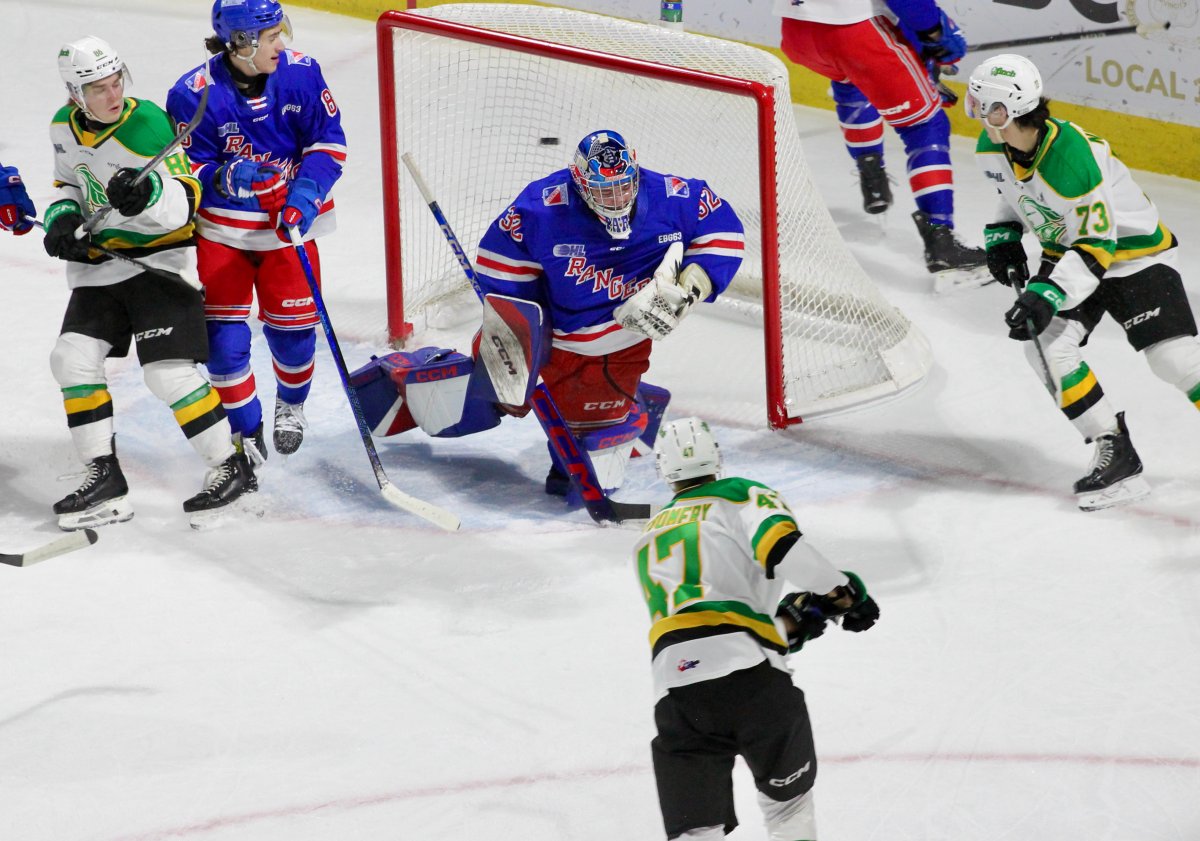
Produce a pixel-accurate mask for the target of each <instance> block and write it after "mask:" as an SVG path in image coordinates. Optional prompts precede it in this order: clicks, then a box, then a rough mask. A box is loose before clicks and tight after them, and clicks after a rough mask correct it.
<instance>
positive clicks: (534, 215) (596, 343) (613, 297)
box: [475, 168, 745, 356]
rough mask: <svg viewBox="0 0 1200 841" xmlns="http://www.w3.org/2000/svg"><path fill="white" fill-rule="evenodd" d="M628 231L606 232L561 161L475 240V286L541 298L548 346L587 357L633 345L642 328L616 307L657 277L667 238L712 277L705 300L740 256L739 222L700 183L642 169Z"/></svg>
mask: <svg viewBox="0 0 1200 841" xmlns="http://www.w3.org/2000/svg"><path fill="white" fill-rule="evenodd" d="M631 229H632V233H631V234H630V236H629V238H628V239H613V238H612V237H611V236H610V235H609V234H608V232H607V231H606V230H605V227H604V224H603V223H602V222H601V221H600V220H599V219H598V218H597V217H596V214H595V213H594V212H593V211H592V210H591V209H590V208H589V207H588V206H587V204H585V203H584V201H583V199H582V198H581V197H580V195H579V193H578V192H576V189H575V186H574V184H573V183H572V181H571V174H570V172H569V171H568V170H566V169H561V170H559V171H558V172H555V173H553V174H551V175H548V176H546V177H545V178H542V179H539V180H537V181H534V182H533V183H531V184H530V185H529V186H528V187H526V188H525V189H524V190H522V191H521V194H520V195H519V196H517V199H516V201H514V202H512V204H510V205H509V206H508V207H507V208H506V209H505V210H504V212H503V213H501V214H500V216H499V218H497V219H496V221H495V222H493V223H492V224H491V226H490V227H489V228H488V230H487V232H486V233H485V234H484V235H483V239H482V240H481V241H480V243H479V253H478V256H477V257H476V262H475V271H476V275H477V276H478V279H479V286H480V294H481V295H484V294H487V293H489V292H495V293H498V294H501V295H510V296H512V297H516V298H522V299H524V300H528V301H536V302H537V303H539V304H541V305H542V308H543V309H544V310H546V312H547V313H548V314H549V317H550V324H551V326H552V327H553V329H554V346H555V347H557V348H560V349H563V350H568V351H572V352H574V353H579V354H583V355H586V356H599V355H603V354H607V353H612V352H614V351H618V350H621V349H623V348H627V347H630V346H632V345H635V344H637V343H638V342H640V341H644V340H645V338H646V337H645V336H643V335H642V334H640V333H635V332H633V331H630V330H626V329H624V328H623V327H621V325H620V324H618V323H617V322H616V321H614V320H613V310H614V309H616V307H617V306H619V305H620V304H621V302H622V301H624V300H625V299H626V298H628V297H629V296H630V295H632V294H633V293H634V292H636V291H637V290H638V289H640V288H641V287H642V286H643V285H645V284H646V283H648V282H649V281H650V279H651V278H652V277H653V276H654V270H655V269H657V268H658V266H659V264H660V263H661V262H662V259H663V257H664V256H665V255H666V253H667V249H668V248H669V247H670V245H671V243H673V242H677V241H678V242H682V243H683V245H684V256H683V265H685V266H686V265H688V264H689V263H698V264H699V265H700V266H701V268H703V269H704V270H705V272H707V273H708V276H709V278H710V279H711V280H712V285H713V294H712V295H711V296H710V297H709V300H710V301H711V300H713V299H714V298H715V297H716V296H717V295H719V294H720V293H721V292H723V291H724V290H725V288H726V287H728V286H729V283H730V281H731V280H733V276H734V274H735V273H736V272H737V270H738V267H739V266H740V265H741V263H742V255H743V253H744V251H745V238H744V236H743V228H742V223H741V220H739V219H738V217H737V214H736V213H735V212H734V210H733V208H732V207H731V206H730V204H729V202H727V201H725V200H724V199H722V198H721V197H720V196H718V195H717V193H716V192H715V191H714V190H713V189H712V188H711V187H710V186H708V184H706V183H705V182H704V181H702V180H700V179H695V178H682V177H679V176H675V175H664V174H661V173H658V172H652V171H651V170H648V169H645V168H643V169H642V170H641V184H640V186H639V188H638V194H637V200H636V202H635V204H634V208H633V217H632V219H631Z"/></svg>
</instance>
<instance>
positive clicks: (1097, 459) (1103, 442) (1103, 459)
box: [1088, 435, 1114, 473]
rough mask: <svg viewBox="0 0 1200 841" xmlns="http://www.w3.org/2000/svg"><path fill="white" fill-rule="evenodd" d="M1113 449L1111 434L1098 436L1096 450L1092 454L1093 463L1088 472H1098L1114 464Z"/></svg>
mask: <svg viewBox="0 0 1200 841" xmlns="http://www.w3.org/2000/svg"><path fill="white" fill-rule="evenodd" d="M1113 449H1114V448H1113V439H1112V436H1111V435H1104V436H1101V437H1100V438H1097V439H1096V452H1095V453H1093V454H1092V465H1091V468H1090V469H1089V470H1088V472H1089V473H1097V472H1099V471H1102V470H1104V469H1105V468H1107V467H1108V466H1109V465H1110V464H1112V459H1113Z"/></svg>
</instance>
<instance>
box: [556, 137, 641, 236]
mask: <svg viewBox="0 0 1200 841" xmlns="http://www.w3.org/2000/svg"><path fill="white" fill-rule="evenodd" d="M569 169H570V172H571V180H572V181H574V182H575V188H576V189H577V190H578V191H579V195H580V196H581V197H582V198H583V201H584V203H585V204H587V206H588V207H590V208H591V209H592V212H594V213H595V214H596V215H597V216H598V217H600V221H601V222H603V223H604V227H605V228H606V229H607V230H608V233H609V234H610V235H611V236H612V237H613V238H615V239H625V238H626V237H628V236H629V234H630V225H629V221H630V214H631V212H632V209H633V202H634V199H636V198H637V192H638V185H639V183H640V180H641V170H640V168H639V167H638V163H637V153H636V152H635V151H634V150H633V149H631V148H630V147H629V144H627V143H626V142H625V138H624V137H622V136H621V135H620V134H617V133H616V132H615V131H597V132H593V133H591V134H589V135H588V136H587V137H585V138H584V139H583V140H581V141H580V142H579V145H578V146H577V147H576V148H575V157H574V159H573V160H572V162H571V165H570V167H569Z"/></svg>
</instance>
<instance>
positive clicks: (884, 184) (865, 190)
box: [855, 155, 892, 214]
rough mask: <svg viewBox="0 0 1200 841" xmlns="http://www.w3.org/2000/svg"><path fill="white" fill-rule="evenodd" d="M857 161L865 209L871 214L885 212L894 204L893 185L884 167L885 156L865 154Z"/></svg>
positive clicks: (859, 183)
mask: <svg viewBox="0 0 1200 841" xmlns="http://www.w3.org/2000/svg"><path fill="white" fill-rule="evenodd" d="M855 163H856V164H857V165H858V185H859V186H860V187H861V188H862V197H863V210H865V211H866V212H867V213H871V214H875V213H883V212H884V211H885V210H887V209H888V208H889V207H891V206H892V185H891V184H890V183H888V175H887V170H885V169H884V168H883V156H882V155H863V156H862V157H861V158H859V159H858V160H857V161H855Z"/></svg>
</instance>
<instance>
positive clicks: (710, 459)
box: [654, 418, 721, 484]
mask: <svg viewBox="0 0 1200 841" xmlns="http://www.w3.org/2000/svg"><path fill="white" fill-rule="evenodd" d="M654 467H655V469H656V470H657V471H658V475H659V476H661V477H662V479H663V481H664V482H668V483H670V484H675V483H676V482H682V481H685V480H687V479H696V478H699V477H702V476H719V475H720V473H721V448H720V446H718V444H717V439H716V438H714V437H713V434H712V430H711V429H709V428H708V424H707V423H705V422H704V421H702V420H701V419H700V418H681V419H680V420H675V421H671V422H670V423H664V424H663V425H662V427H661V428H660V429H659V430H658V437H657V438H656V439H655V441H654Z"/></svg>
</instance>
